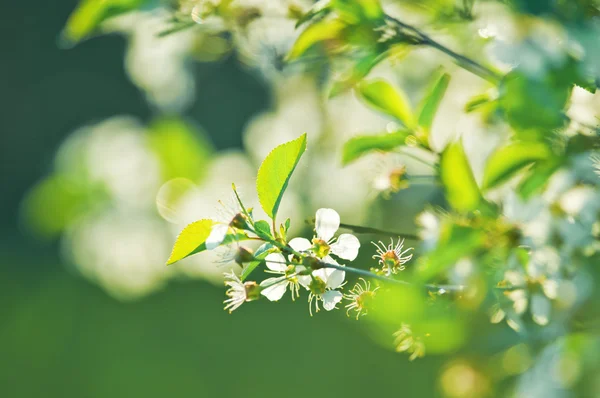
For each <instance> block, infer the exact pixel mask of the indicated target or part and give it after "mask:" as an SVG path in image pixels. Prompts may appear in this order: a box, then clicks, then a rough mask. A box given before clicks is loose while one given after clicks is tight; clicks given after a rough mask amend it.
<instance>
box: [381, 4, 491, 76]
mask: <svg viewBox="0 0 600 398" xmlns="http://www.w3.org/2000/svg"><path fill="white" fill-rule="evenodd" d="M385 18H386V19H387V20H388V21H389V22H391V23H393V24H395V25H397V26H398V27H400V28H401V29H404V30H407V31H409V32H410V33H412V34H413V35H415V36H416V37H417V39H418V40H419V41H420V42H421V43H422V44H424V45H427V46H429V47H432V48H435V49H436V50H438V51H441V52H443V53H444V54H446V55H448V56H450V57H452V58H454V60H455V61H456V63H457V64H458V66H460V67H461V68H463V69H465V70H468V71H469V72H471V73H473V74H475V75H477V76H479V77H481V78H482V79H485V80H487V81H489V82H490V83H493V84H498V83H499V82H500V78H501V77H500V76H499V75H498V74H497V73H496V72H494V71H492V70H491V69H488V68H486V67H485V66H483V65H481V64H480V63H478V62H476V61H474V60H472V59H470V58H468V57H466V56H464V55H461V54H458V53H456V52H454V51H452V50H451V49H449V48H448V47H446V46H444V45H442V44H441V43H439V42H437V41H435V40H433V39H432V38H431V37H429V36H428V35H427V34H425V33H423V32H421V31H420V30H419V29H417V28H416V27H414V26H412V25H409V24H407V23H404V22H402V21H400V20H399V19H396V18H394V17H392V16H389V15H386V16H385Z"/></svg>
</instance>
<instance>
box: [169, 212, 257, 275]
mask: <svg viewBox="0 0 600 398" xmlns="http://www.w3.org/2000/svg"><path fill="white" fill-rule="evenodd" d="M215 224H216V223H215V222H214V221H213V220H209V219H202V220H198V221H195V222H193V223H191V224H189V225H188V226H186V227H185V228H184V229H183V231H181V232H180V233H179V236H178V237H177V239H176V240H175V244H174V245H173V251H172V252H171V256H169V259H168V260H167V265H171V264H173V263H175V262H177V261H179V260H182V259H184V258H186V257H188V256H191V255H192V254H196V253H200V252H203V251H205V250H206V239H207V238H208V236H209V235H210V232H211V230H212V227H213V226H214V225H215ZM246 239H248V236H247V235H246V234H244V233H242V232H237V233H234V232H229V233H227V235H226V236H225V239H223V242H221V245H227V244H229V243H232V242H239V241H242V240H246Z"/></svg>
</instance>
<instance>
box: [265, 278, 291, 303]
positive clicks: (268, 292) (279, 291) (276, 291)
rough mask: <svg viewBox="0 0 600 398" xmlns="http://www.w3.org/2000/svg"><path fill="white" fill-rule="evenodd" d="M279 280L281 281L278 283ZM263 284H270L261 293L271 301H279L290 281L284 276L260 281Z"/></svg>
mask: <svg viewBox="0 0 600 398" xmlns="http://www.w3.org/2000/svg"><path fill="white" fill-rule="evenodd" d="M277 281H279V283H277ZM260 285H261V286H269V285H270V286H269V287H266V288H264V289H263V290H262V291H261V292H260V294H262V295H263V296H265V297H266V298H268V299H269V300H271V301H277V300H279V299H280V298H282V297H283V294H284V293H285V289H286V288H287V285H288V282H287V281H286V280H285V279H283V278H269V279H265V280H264V281H262V282H261V283H260Z"/></svg>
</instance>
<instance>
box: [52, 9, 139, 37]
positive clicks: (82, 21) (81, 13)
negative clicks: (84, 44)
mask: <svg viewBox="0 0 600 398" xmlns="http://www.w3.org/2000/svg"><path fill="white" fill-rule="evenodd" d="M146 2H148V0H82V1H81V2H80V3H79V5H78V6H77V8H76V9H75V11H73V13H71V15H70V16H69V19H68V20H67V24H66V25H65V28H64V30H63V32H62V39H63V40H64V41H65V44H66V45H72V44H77V42H79V41H81V40H83V39H85V38H86V37H88V36H90V35H91V34H93V33H94V31H95V30H96V29H97V28H98V26H99V25H100V24H101V23H102V22H104V21H105V20H106V19H108V18H110V17H112V16H115V15H118V14H122V13H125V12H127V11H131V10H134V9H136V8H138V7H139V6H141V5H142V4H144V3H146Z"/></svg>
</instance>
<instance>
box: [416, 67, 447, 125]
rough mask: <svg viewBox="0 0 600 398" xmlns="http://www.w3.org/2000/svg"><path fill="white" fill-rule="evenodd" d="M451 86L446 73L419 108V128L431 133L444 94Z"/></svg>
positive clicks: (434, 85)
mask: <svg viewBox="0 0 600 398" xmlns="http://www.w3.org/2000/svg"><path fill="white" fill-rule="evenodd" d="M449 84H450V75H449V74H447V73H444V74H443V75H441V76H440V77H439V79H437V80H436V82H435V83H434V84H433V86H432V87H431V88H430V90H429V91H428V93H427V95H425V97H424V98H423V101H422V102H421V105H420V106H419V118H418V119H419V126H421V127H422V128H423V129H425V131H426V132H429V130H430V129H431V125H432V124H433V119H434V118H435V115H436V113H437V110H438V107H439V106H440V102H442V98H444V94H446V90H447V89H448V85H449Z"/></svg>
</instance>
